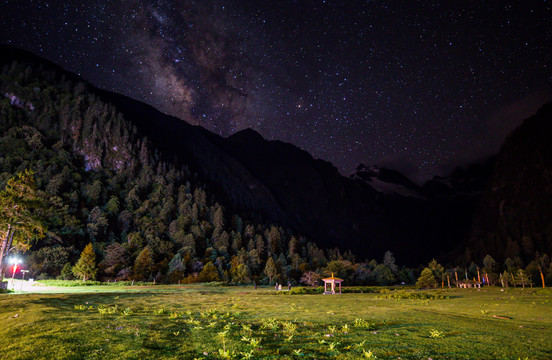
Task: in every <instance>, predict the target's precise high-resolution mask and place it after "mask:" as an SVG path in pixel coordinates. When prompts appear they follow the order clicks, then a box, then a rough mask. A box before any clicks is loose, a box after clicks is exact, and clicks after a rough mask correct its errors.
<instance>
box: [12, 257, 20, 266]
mask: <svg viewBox="0 0 552 360" xmlns="http://www.w3.org/2000/svg"><path fill="white" fill-rule="evenodd" d="M10 264H12V265H16V264H21V259H20V258H18V257H12V258H10Z"/></svg>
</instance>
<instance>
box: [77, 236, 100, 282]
mask: <svg viewBox="0 0 552 360" xmlns="http://www.w3.org/2000/svg"><path fill="white" fill-rule="evenodd" d="M97 271H98V269H97V268H96V253H95V252H94V247H93V246H92V243H89V244H88V245H86V247H85V248H84V250H83V251H82V253H81V256H80V258H79V261H77V263H76V264H75V266H73V274H75V276H77V277H81V278H82V280H83V281H86V280H89V279H92V280H94V279H95V278H96V272H97Z"/></svg>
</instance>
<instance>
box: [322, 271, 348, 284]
mask: <svg viewBox="0 0 552 360" xmlns="http://www.w3.org/2000/svg"><path fill="white" fill-rule="evenodd" d="M322 281H334V282H337V283H339V282H342V281H343V279H340V278H337V277H335V276H334V274H333V273H332V276H331V277H329V278H325V279H322Z"/></svg>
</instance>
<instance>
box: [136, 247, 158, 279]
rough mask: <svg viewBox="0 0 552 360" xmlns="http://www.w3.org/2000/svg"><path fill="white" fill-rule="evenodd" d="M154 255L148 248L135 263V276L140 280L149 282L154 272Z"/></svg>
mask: <svg viewBox="0 0 552 360" xmlns="http://www.w3.org/2000/svg"><path fill="white" fill-rule="evenodd" d="M153 265H154V262H153V254H152V252H151V250H150V248H149V246H146V247H145V248H144V249H143V250H142V251H141V252H140V254H139V255H138V257H137V258H136V260H135V261H134V276H135V277H136V278H137V279H140V280H147V279H149V278H150V276H151V273H152V272H153Z"/></svg>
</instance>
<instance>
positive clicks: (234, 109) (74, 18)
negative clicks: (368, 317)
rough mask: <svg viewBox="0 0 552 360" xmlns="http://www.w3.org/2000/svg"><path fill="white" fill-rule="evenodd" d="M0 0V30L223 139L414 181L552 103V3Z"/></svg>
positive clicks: (495, 143)
mask: <svg viewBox="0 0 552 360" xmlns="http://www.w3.org/2000/svg"><path fill="white" fill-rule="evenodd" d="M440 3H441V4H439V3H438V2H433V1H404V0H400V1H399V0H398V1H383V0H379V1H378V0H371V1H369V0H364V1H356V0H342V1H330V0H326V1H324V0H312V1H311V0H297V1H292V0H289V1H280V0H271V1H255V0H250V1H246V0H215V1H209V0H201V1H200V0H198V1H188V0H180V1H165V0H157V1H137V0H111V1H105V0H104V1H102V0H97V1H94V2H85V1H48V0H43V1H31V0H2V2H0V14H2V15H1V16H2V26H1V27H0V41H1V42H2V43H8V44H12V45H15V46H17V47H21V48H24V49H27V50H30V51H32V52H34V53H36V54H38V55H40V56H43V57H45V58H47V59H50V60H52V61H54V62H56V63H58V64H59V65H61V66H63V67H64V68H66V69H68V70H70V71H73V72H75V73H77V74H79V75H81V76H82V77H83V78H84V79H86V80H88V81H89V82H91V83H92V84H94V85H96V86H98V87H100V88H104V89H107V90H111V91H115V92H118V93H122V94H124V95H127V96H130V97H132V98H135V99H137V100H140V101H144V102H146V103H149V104H151V105H153V106H154V107H156V108H158V109H159V110H161V111H163V112H165V113H168V114H171V115H174V116H177V117H179V118H181V119H183V120H185V121H187V122H189V123H192V124H195V125H201V126H204V127H206V128H207V129H209V130H211V131H213V132H216V133H218V134H220V135H222V136H229V135H231V134H233V133H235V132H236V131H239V130H242V129H244V128H248V127H251V128H253V129H255V130H257V131H258V132H260V133H261V134H262V135H263V136H264V137H265V138H267V139H278V140H282V141H285V142H290V143H292V144H294V145H297V146H299V147H300V148H302V149H304V150H306V151H308V152H310V153H311V154H312V155H313V156H314V157H316V158H321V159H324V160H328V161H330V162H331V163H333V164H334V165H335V166H336V167H337V168H338V169H339V170H340V172H341V173H342V174H344V175H350V174H351V173H352V172H353V171H354V169H355V168H356V166H357V165H358V164H359V163H361V162H362V163H365V164H367V165H379V166H387V167H391V168H395V169H398V170H400V171H403V172H404V173H405V174H407V175H409V176H410V177H412V178H413V179H414V180H416V181H422V180H424V179H428V178H429V177H431V176H432V175H435V174H441V175H443V174H446V173H447V172H449V171H451V170H452V167H453V166H455V165H463V164H467V163H469V162H473V161H477V160H480V159H482V158H484V157H486V156H488V155H490V154H493V153H495V152H496V151H497V150H498V148H499V146H500V144H501V143H502V142H503V140H504V139H505V137H506V136H507V134H508V133H509V132H510V131H511V130H512V129H514V128H515V127H516V126H517V125H519V124H520V122H521V120H522V119H523V118H525V117H527V116H529V115H531V114H533V113H534V112H535V111H536V109H537V108H538V107H539V106H540V105H542V104H543V103H544V102H546V101H548V100H551V99H552V4H551V1H546V0H540V1H530V0H524V1H514V2H508V3H509V4H506V2H504V1H465V0H464V1H453V0H451V1H442V2H440Z"/></svg>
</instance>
